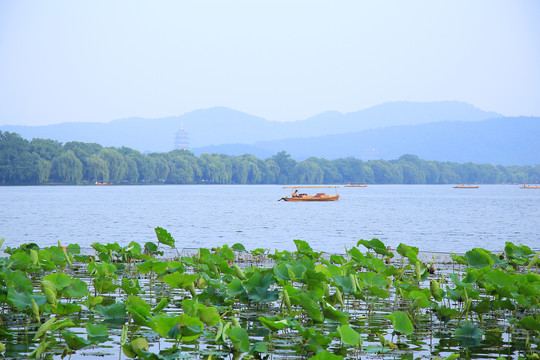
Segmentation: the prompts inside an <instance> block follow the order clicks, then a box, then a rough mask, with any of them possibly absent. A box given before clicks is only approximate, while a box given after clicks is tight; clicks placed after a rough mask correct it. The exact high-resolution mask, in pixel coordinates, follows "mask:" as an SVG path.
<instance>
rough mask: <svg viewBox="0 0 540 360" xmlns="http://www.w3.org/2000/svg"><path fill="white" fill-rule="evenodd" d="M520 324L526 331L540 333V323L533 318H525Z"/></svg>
mask: <svg viewBox="0 0 540 360" xmlns="http://www.w3.org/2000/svg"><path fill="white" fill-rule="evenodd" d="M519 324H520V325H521V326H523V328H524V329H526V330H530V331H536V332H540V321H538V319H535V318H534V317H533V316H527V317H524V318H523V319H521V320H519Z"/></svg>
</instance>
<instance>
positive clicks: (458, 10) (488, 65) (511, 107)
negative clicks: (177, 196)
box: [0, 0, 540, 125]
mask: <svg viewBox="0 0 540 360" xmlns="http://www.w3.org/2000/svg"><path fill="white" fill-rule="evenodd" d="M538 19H540V1H537V0H513V1H507V0H475V1H471V0H454V1H446V0H408V1H404V0H369V1H362V0H328V1H318V0H298V1H290V0H287V1H282V0H273V1H257V0H237V1H235V0H231V1H223V0H215V1H210V0H190V1H185V0H175V1H168V0H153V1H136V0H114V1H112V0H91V1H89V0H78V1H72V0H64V1H62V0H0V125H48V124H56V123H62V122H82V121H84V122H108V121H112V120H115V119H121V118H129V117H143V118H160V117H166V116H177V115H181V114H184V113H187V112H190V111H193V110H197V109H206V108H210V107H214V106H226V107H229V108H232V109H235V110H238V111H243V112H246V113H249V114H251V115H256V116H260V117H263V118H265V119H267V120H275V121H292V120H303V119H306V118H308V117H310V116H314V115H317V114H319V113H322V112H325V111H340V112H343V113H347V112H354V111H359V110H362V109H366V108H369V107H371V106H375V105H378V104H382V103H385V102H389V101H415V102H428V101H445V100H451V101H464V102H467V103H470V104H472V105H474V106H476V107H478V108H480V109H483V110H486V111H494V112H498V113H500V114H503V115H506V116H519V115H525V116H540V21H538Z"/></svg>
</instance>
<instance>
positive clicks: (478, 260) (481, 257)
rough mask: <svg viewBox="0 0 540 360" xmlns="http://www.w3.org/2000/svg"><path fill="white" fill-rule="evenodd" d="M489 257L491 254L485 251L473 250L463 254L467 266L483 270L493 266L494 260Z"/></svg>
mask: <svg viewBox="0 0 540 360" xmlns="http://www.w3.org/2000/svg"><path fill="white" fill-rule="evenodd" d="M490 255H491V253H490V252H489V251H487V250H484V249H479V248H474V249H472V250H469V251H467V252H466V253H465V259H467V264H468V265H469V266H472V267H474V268H483V267H486V266H491V265H493V263H494V260H493V259H492V257H491V256H490Z"/></svg>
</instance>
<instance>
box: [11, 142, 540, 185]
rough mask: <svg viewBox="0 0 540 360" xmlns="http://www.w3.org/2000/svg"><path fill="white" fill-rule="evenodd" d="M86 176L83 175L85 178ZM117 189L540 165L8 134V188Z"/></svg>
mask: <svg viewBox="0 0 540 360" xmlns="http://www.w3.org/2000/svg"><path fill="white" fill-rule="evenodd" d="M81 174H82V176H81ZM82 179H84V182H85V183H92V182H94V181H100V182H114V183H124V182H132V183H163V182H167V183H174V184H186V183H215V184H231V183H234V184H276V183H280V184H284V183H306V184H339V183H344V182H365V183H370V184H371V183H379V184H401V183H406V184H451V183H493V184H497V183H516V182H517V183H538V182H540V165H536V166H500V165H499V166H493V165H490V164H474V163H470V162H469V163H465V164H458V163H453V162H437V161H426V160H423V159H420V158H419V157H418V156H416V155H411V154H406V155H403V156H401V157H400V158H399V159H397V160H391V161H386V160H370V161H368V162H364V161H362V160H359V159H356V158H353V157H349V158H344V159H337V160H326V159H319V158H315V157H311V158H309V159H307V160H304V161H301V162H297V161H296V160H294V159H293V158H292V157H291V155H290V154H288V153H287V152H285V151H280V152H278V153H277V154H276V155H274V156H272V157H270V158H268V159H265V160H261V159H258V158H256V157H255V156H253V155H249V154H245V155H242V156H229V155H223V154H202V155H201V156H200V157H198V158H197V157H196V156H195V155H194V154H193V153H192V152H190V151H187V150H174V151H171V152H168V153H160V154H158V153H152V154H149V155H145V154H142V153H140V152H139V151H137V150H133V149H130V148H127V147H122V148H119V149H117V148H103V147H102V146H101V145H99V144H87V143H82V142H76V141H72V142H68V143H66V144H65V145H63V146H62V144H61V143H60V142H58V141H54V140H47V139H33V140H32V141H31V142H29V141H27V140H25V139H23V138H21V136H20V135H18V134H14V133H9V132H2V131H0V183H1V184H44V183H47V182H49V181H53V182H59V183H70V184H77V183H81V180H82Z"/></svg>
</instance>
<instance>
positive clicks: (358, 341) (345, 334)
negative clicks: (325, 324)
mask: <svg viewBox="0 0 540 360" xmlns="http://www.w3.org/2000/svg"><path fill="white" fill-rule="evenodd" d="M337 331H338V334H339V336H340V337H341V341H342V342H343V343H344V344H347V345H350V346H354V347H360V346H361V345H362V336H361V335H360V334H359V333H358V332H356V330H354V329H353V328H352V327H351V326H350V325H348V324H343V325H341V326H338V327H337Z"/></svg>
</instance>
